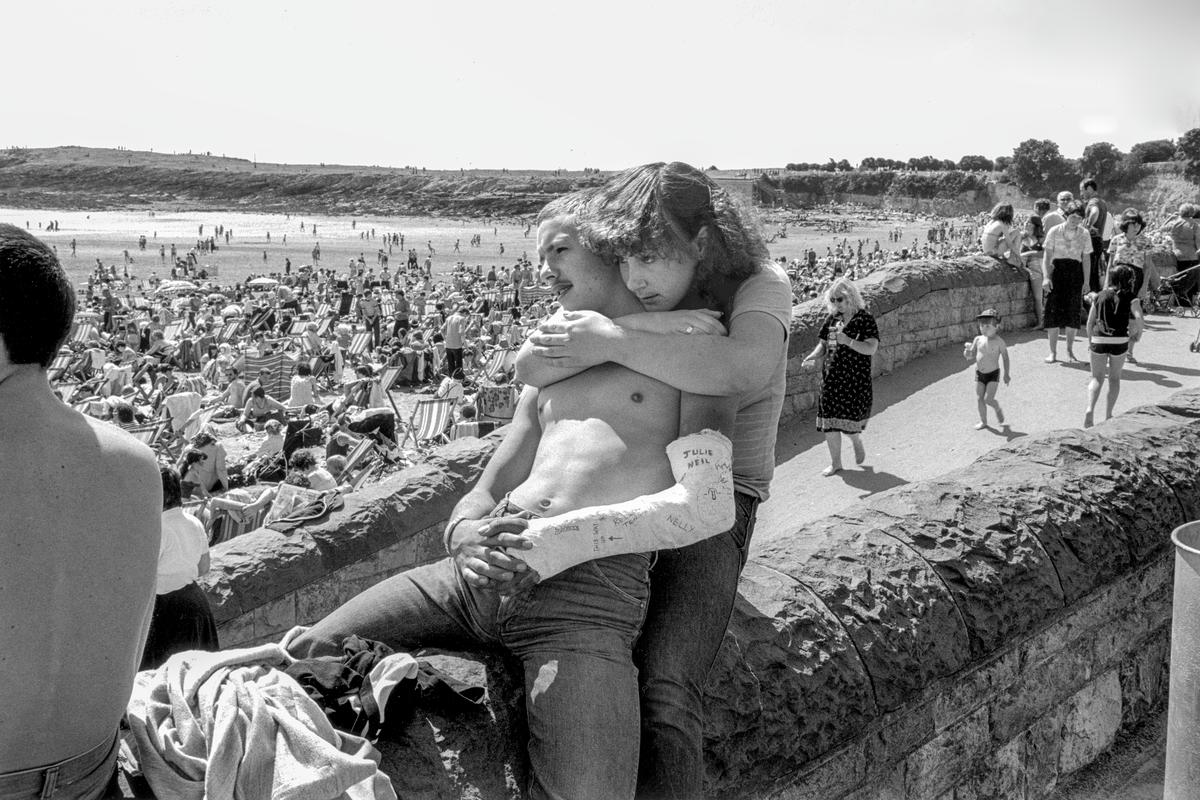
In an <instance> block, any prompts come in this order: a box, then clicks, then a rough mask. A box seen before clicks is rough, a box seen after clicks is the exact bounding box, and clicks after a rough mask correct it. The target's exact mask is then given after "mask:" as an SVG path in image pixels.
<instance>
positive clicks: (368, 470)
mask: <svg viewBox="0 0 1200 800" xmlns="http://www.w3.org/2000/svg"><path fill="white" fill-rule="evenodd" d="M379 467H380V463H379V462H378V461H374V462H372V463H370V464H368V465H367V466H366V467H364V468H363V470H362V472H360V473H358V474H357V475H355V476H354V477H353V478H352V479H351V480H350V481H349V486H350V491H352V492H357V491H358V490H359V489H360V488H362V485H363V484H364V483H366V482H367V478H369V477H370V476H371V475H373V474H375V471H376V470H377V469H379Z"/></svg>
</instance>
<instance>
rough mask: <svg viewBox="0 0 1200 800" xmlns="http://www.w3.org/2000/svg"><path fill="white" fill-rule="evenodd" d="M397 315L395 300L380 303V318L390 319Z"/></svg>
mask: <svg viewBox="0 0 1200 800" xmlns="http://www.w3.org/2000/svg"><path fill="white" fill-rule="evenodd" d="M395 313H396V301H395V300H380V301H379V316H381V317H390V316H393V315H394V314H395Z"/></svg>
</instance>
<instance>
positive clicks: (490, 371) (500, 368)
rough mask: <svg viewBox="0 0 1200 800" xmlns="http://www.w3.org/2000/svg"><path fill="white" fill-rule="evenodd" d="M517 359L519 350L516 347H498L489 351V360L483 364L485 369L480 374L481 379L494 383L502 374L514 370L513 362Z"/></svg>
mask: <svg viewBox="0 0 1200 800" xmlns="http://www.w3.org/2000/svg"><path fill="white" fill-rule="evenodd" d="M516 360H517V350H516V348H514V347H496V348H493V349H492V351H491V352H490V353H488V358H487V361H486V362H485V363H484V365H483V370H482V371H481V373H480V375H479V380H480V381H487V382H489V383H494V382H495V381H496V378H497V377H498V376H500V375H507V374H509V373H510V372H512V369H513V364H514V363H516Z"/></svg>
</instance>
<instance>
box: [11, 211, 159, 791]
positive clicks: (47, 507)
mask: <svg viewBox="0 0 1200 800" xmlns="http://www.w3.org/2000/svg"><path fill="white" fill-rule="evenodd" d="M74 313H75V293H74V291H73V290H72V288H71V283H70V281H69V280H68V279H67V277H66V275H65V274H64V272H63V270H62V267H61V266H60V265H59V264H58V261H57V260H56V259H55V258H54V256H53V255H52V253H51V252H50V249H49V248H48V247H46V246H45V245H44V244H43V243H41V242H39V241H38V240H37V239H35V238H34V237H33V236H31V235H29V234H27V233H25V232H23V231H21V230H20V229H18V228H16V227H13V226H11V225H0V442H4V446H5V454H6V457H5V458H4V459H2V460H0V508H2V509H3V513H0V541H3V542H4V543H5V554H4V557H3V558H0V608H3V609H4V625H3V626H0V653H3V658H0V681H3V685H4V686H7V687H9V690H8V691H6V693H5V700H4V711H3V713H0V786H3V787H4V791H5V796H6V797H38V796H39V794H41V796H47V797H48V796H50V794H49V793H46V788H47V787H54V782H55V780H56V778H58V776H62V783H63V784H66V783H67V780H66V778H67V776H70V778H71V780H70V783H69V785H66V786H64V785H60V786H59V790H60V791H59V793H58V794H55V796H57V797H69V798H73V799H74V798H87V799H88V800H91V799H92V798H98V797H101V796H104V795H105V793H106V791H107V790H108V789H109V788H110V784H114V783H115V774H116V757H117V747H118V738H117V729H118V725H119V724H120V721H121V717H122V716H123V715H124V712H125V704H126V702H127V701H128V699H129V694H130V690H131V689H132V687H133V679H134V675H135V673H136V670H137V667H138V662H139V661H140V659H141V651H142V646H143V644H144V642H145V639H146V632H147V629H148V627H149V624H150V613H151V609H152V607H153V604H154V590H155V574H156V565H157V562H158V550H159V530H160V526H161V521H160V517H161V509H162V488H161V482H160V480H159V477H158V468H157V466H156V465H155V460H154V456H153V454H152V453H151V451H150V449H149V448H148V447H146V446H145V445H144V444H141V443H140V442H138V441H137V440H136V439H134V438H133V437H132V436H130V435H129V434H127V433H125V432H124V431H122V430H121V429H120V428H119V427H118V426H116V425H112V424H109V423H106V422H101V421H99V420H96V419H92V418H89V417H85V416H83V415H82V414H79V413H78V412H76V411H75V410H73V409H72V408H71V407H70V406H69V405H66V404H64V403H63V402H62V401H61V400H59V399H58V398H57V397H56V396H55V395H54V393H53V391H52V390H51V387H50V384H49V382H48V381H47V379H46V369H47V367H48V366H49V364H50V363H51V361H52V360H53V359H54V357H55V355H56V354H57V352H58V348H59V347H60V346H61V345H62V343H63V341H65V340H66V338H67V335H68V333H69V331H70V329H71V321H72V318H73V316H74ZM114 498H119V500H120V502H114ZM112 788H115V786H114V787H112Z"/></svg>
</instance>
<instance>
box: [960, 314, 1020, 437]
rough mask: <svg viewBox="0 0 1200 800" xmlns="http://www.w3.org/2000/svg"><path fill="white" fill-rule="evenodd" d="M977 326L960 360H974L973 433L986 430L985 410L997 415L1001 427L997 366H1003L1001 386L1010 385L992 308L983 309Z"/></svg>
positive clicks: (1005, 351) (1005, 348) (1004, 349)
mask: <svg viewBox="0 0 1200 800" xmlns="http://www.w3.org/2000/svg"><path fill="white" fill-rule="evenodd" d="M975 319H976V320H977V321H978V322H979V335H978V336H976V337H975V338H974V339H973V340H971V341H969V342H966V343H964V344H963V358H967V359H972V358H973V359H975V398H976V401H977V403H978V405H979V423H978V424H976V426H975V430H983V429H984V428H986V427H987V426H988V422H987V409H988V406H991V407H992V409H993V410H994V411H995V412H996V422H997V423H999V424H1000V425H1003V424H1004V412H1003V411H1001V410H1000V403H998V402H997V401H996V389H997V388H998V387H999V385H1000V362H1001V361H1003V362H1004V385H1005V386H1007V385H1008V383H1009V374H1008V345H1006V344H1005V343H1004V340H1003V339H1001V338H1000V335H999V334H1000V315H999V314H998V313H997V312H996V310H995V309H994V308H989V309H986V310H985V311H984V312H983V313H982V314H980V315H979V316H978V317H976V318H975Z"/></svg>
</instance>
